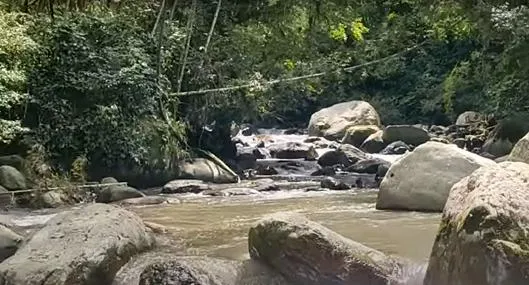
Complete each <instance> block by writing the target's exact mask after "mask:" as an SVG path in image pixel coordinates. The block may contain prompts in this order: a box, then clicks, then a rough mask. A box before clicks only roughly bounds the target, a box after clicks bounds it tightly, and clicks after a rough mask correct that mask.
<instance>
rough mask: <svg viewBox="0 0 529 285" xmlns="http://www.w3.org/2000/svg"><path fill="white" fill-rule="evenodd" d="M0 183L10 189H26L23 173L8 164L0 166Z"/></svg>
mask: <svg viewBox="0 0 529 285" xmlns="http://www.w3.org/2000/svg"><path fill="white" fill-rule="evenodd" d="M0 185H2V186H4V188H6V189H7V190H10V191H13V190H24V189H27V184H26V178H25V177H24V175H23V174H22V173H20V171H18V170H17V169H16V168H14V167H13V166H9V165H2V166H0Z"/></svg>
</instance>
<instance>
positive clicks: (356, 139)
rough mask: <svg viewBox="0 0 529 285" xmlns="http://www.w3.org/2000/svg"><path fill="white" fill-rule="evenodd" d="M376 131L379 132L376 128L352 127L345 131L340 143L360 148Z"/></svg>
mask: <svg viewBox="0 0 529 285" xmlns="http://www.w3.org/2000/svg"><path fill="white" fill-rule="evenodd" d="M378 131H380V129H379V127H378V126H372V125H370V126H352V127H350V128H348V129H347V130H346V132H345V135H344V137H343V138H342V143H346V144H350V145H354V146H356V147H360V146H361V145H362V143H363V142H364V141H365V140H366V139H367V138H368V137H369V136H370V135H372V134H374V133H376V132H378Z"/></svg>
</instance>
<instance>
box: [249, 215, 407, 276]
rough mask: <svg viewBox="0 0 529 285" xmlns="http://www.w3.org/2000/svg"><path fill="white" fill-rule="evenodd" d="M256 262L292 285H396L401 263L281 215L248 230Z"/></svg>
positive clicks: (314, 225) (294, 217) (302, 219)
mask: <svg viewBox="0 0 529 285" xmlns="http://www.w3.org/2000/svg"><path fill="white" fill-rule="evenodd" d="M248 247H249V251H250V256H251V257H252V259H256V260H260V261H262V262H264V263H265V264H267V265H269V266H270V267H272V268H273V269H275V270H276V271H278V272H280V273H281V274H283V275H284V276H285V277H286V278H287V280H289V281H291V282H292V283H293V284H304V285H321V284H334V285H349V284H371V285H387V284H398V283H397V281H398V280H399V276H398V275H399V273H400V272H401V269H402V267H403V264H402V263H401V262H400V260H397V259H396V258H393V257H390V256H387V255H385V254H383V253H381V252H379V251H377V250H374V249H372V248H369V247H366V246H364V245H362V244H360V243H357V242H354V241H352V240H350V239H347V238H345V237H343V236H341V235H339V234H337V233H335V232H333V231H331V230H329V229H327V228H325V227H323V226H321V225H319V224H317V223H314V222H312V221H310V220H307V219H306V218H305V217H303V216H301V215H298V214H289V213H277V214H274V215H270V216H268V217H265V218H264V219H262V220H261V221H259V222H258V223H257V224H256V225H255V226H253V227H252V228H251V229H250V232H249V235H248Z"/></svg>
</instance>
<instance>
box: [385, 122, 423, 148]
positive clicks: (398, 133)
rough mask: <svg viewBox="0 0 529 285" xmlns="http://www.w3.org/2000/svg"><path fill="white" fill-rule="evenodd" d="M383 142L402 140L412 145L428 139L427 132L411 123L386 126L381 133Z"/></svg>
mask: <svg viewBox="0 0 529 285" xmlns="http://www.w3.org/2000/svg"><path fill="white" fill-rule="evenodd" d="M382 138H383V140H384V142H386V143H392V142H396V141H402V142H404V143H406V144H411V145H414V146H418V145H421V144H423V143H425V142H427V141H429V140H430V135H429V134H428V132H427V131H426V130H425V129H423V128H420V127H417V126H411V125H395V126H387V127H386V128H385V129H384V134H383V135H382Z"/></svg>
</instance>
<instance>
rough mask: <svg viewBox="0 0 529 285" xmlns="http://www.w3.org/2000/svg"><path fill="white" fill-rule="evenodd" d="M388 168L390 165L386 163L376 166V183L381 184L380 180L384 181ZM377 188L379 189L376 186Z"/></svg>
mask: <svg viewBox="0 0 529 285" xmlns="http://www.w3.org/2000/svg"><path fill="white" fill-rule="evenodd" d="M390 167H391V164H388V163H384V164H380V165H379V166H378V169H377V174H376V176H375V180H376V181H377V182H381V181H382V179H384V177H385V176H386V174H387V173H388V171H389V168H390ZM378 186H379V187H380V185H378Z"/></svg>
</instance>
